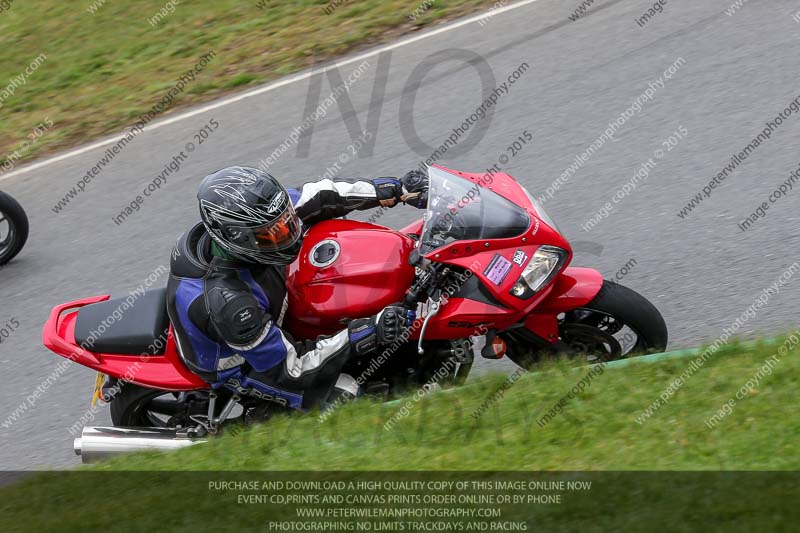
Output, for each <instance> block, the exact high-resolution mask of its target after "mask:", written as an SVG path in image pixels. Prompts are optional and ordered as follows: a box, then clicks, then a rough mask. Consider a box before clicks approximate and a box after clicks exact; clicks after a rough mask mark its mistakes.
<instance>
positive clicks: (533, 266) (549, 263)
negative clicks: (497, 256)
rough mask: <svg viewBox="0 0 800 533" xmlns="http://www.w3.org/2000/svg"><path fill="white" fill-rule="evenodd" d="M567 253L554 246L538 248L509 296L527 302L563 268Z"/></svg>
mask: <svg viewBox="0 0 800 533" xmlns="http://www.w3.org/2000/svg"><path fill="white" fill-rule="evenodd" d="M567 255H568V253H567V251H566V250H564V249H562V248H558V247H556V246H540V247H539V249H538V250H536V252H535V253H534V254H533V257H531V260H530V261H529V262H528V264H527V265H526V266H525V268H524V269H523V270H522V276H520V278H519V281H517V283H516V285H514V287H513V288H512V289H511V294H512V295H514V296H516V297H517V298H519V299H521V300H527V299H528V298H530V297H532V296H533V295H534V294H536V293H537V292H538V291H539V289H541V288H542V287H544V286H545V285H547V283H548V282H549V281H550V280H552V279H553V277H554V276H555V275H556V274H557V273H558V271H559V270H561V267H562V266H564V262H565V261H566V260H567Z"/></svg>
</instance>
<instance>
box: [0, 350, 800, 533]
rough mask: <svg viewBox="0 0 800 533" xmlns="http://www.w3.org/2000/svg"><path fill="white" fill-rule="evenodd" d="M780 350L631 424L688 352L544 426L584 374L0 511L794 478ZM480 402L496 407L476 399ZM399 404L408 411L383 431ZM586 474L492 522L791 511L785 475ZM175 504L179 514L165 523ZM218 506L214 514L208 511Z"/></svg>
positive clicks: (93, 475) (132, 473) (366, 410)
mask: <svg viewBox="0 0 800 533" xmlns="http://www.w3.org/2000/svg"><path fill="white" fill-rule="evenodd" d="M782 342H783V341H782V340H781V341H778V343H770V344H766V343H756V344H748V345H743V344H741V345H736V344H734V345H730V346H728V347H727V348H724V349H723V350H721V351H719V352H717V353H716V354H715V355H713V356H712V357H711V358H710V359H708V360H707V361H706V362H705V364H704V365H703V366H701V367H699V369H698V370H697V371H696V372H695V373H694V374H693V375H691V376H690V377H688V378H687V379H686V380H685V382H684V384H683V385H682V386H681V387H680V388H679V389H678V390H677V391H676V392H675V393H674V395H673V396H672V397H671V398H670V400H669V401H668V402H667V403H665V404H664V405H662V406H661V407H660V408H659V409H658V410H657V412H656V413H655V414H654V415H653V416H652V417H651V418H649V419H648V420H647V421H646V422H644V423H643V424H639V423H637V422H636V417H637V416H639V415H640V414H641V413H642V412H643V410H645V409H646V408H647V407H648V406H649V405H651V404H652V402H654V401H656V400H657V399H658V397H659V395H660V394H661V392H662V391H664V389H665V388H666V387H668V386H669V384H671V383H672V382H673V381H674V380H675V378H676V377H677V376H679V375H680V374H681V373H683V372H685V371H686V370H687V368H689V365H690V363H691V361H692V360H694V359H695V357H682V358H677V359H670V360H660V361H655V362H652V363H640V364H631V365H628V366H626V367H624V368H611V367H608V368H605V369H604V370H602V371H599V370H595V372H594V373H593V376H592V378H591V380H590V381H589V382H588V383H589V384H588V386H586V387H584V389H583V391H580V392H578V393H577V394H576V395H575V396H574V397H572V398H569V399H568V400H567V401H566V403H565V404H564V406H563V411H562V412H561V413H560V414H558V415H557V416H555V417H553V418H552V419H551V420H550V421H549V423H546V424H540V423H539V421H540V420H541V419H542V417H545V415H546V414H547V413H548V411H549V410H550V408H551V407H552V406H554V405H555V404H557V403H559V401H560V400H561V399H562V398H563V397H565V396H566V395H567V394H568V392H569V391H570V390H571V389H573V387H575V385H576V383H578V382H579V381H580V380H581V379H582V378H584V377H586V376H588V375H589V374H588V372H589V369H587V368H578V369H576V368H574V367H570V366H567V365H565V364H551V365H547V366H546V367H545V368H544V369H543V370H544V371H543V372H541V373H536V374H528V375H524V376H522V377H521V378H520V379H518V380H517V381H516V382H515V383H513V384H511V386H510V387H508V388H507V389H506V390H505V393H504V395H503V397H498V395H497V391H499V390H501V388H502V387H503V385H504V383H508V381H507V378H506V377H505V376H487V377H484V378H481V379H479V380H476V382H475V383H473V384H471V385H469V386H467V387H463V388H460V389H456V390H449V391H447V392H438V393H433V394H430V395H428V396H426V397H423V398H421V399H420V400H419V401H414V399H413V398H414V397H409V398H408V399H404V400H400V401H399V402H395V403H393V404H391V405H387V404H376V403H370V402H366V401H362V402H356V403H354V404H350V405H345V406H343V407H341V408H339V409H337V410H336V411H334V412H333V413H332V415H331V416H330V417H329V418H328V419H327V420H325V421H324V422H320V421H319V418H318V416H316V415H314V414H311V415H305V416H296V417H288V416H283V417H278V418H276V419H273V420H272V421H270V422H268V423H265V424H262V425H258V426H254V427H251V428H248V429H246V430H244V431H242V432H240V433H239V434H237V435H227V436H223V437H220V438H217V439H213V440H212V441H210V442H208V443H206V444H201V445H198V446H195V447H192V448H189V449H186V450H182V451H179V452H173V453H144V454H135V455H127V456H120V457H118V458H116V459H115V460H113V461H110V462H106V463H102V464H98V465H94V466H91V467H83V468H81V469H79V471H78V472H71V473H60V474H59V473H51V474H38V475H34V476H32V477H30V478H29V479H27V480H24V481H22V482H21V483H19V484H18V485H14V486H9V487H5V488H2V489H0V516H2V517H3V520H5V521H6V522H7V523H8V524H24V525H25V527H24V528H22V529H26V530H27V529H36V530H51V529H60V530H69V529H70V528H72V527H74V528H75V529H78V528H80V527H84V528H86V527H88V528H90V529H92V528H102V527H107V526H108V525H109V524H119V523H121V522H119V521H122V522H124V523H126V524H135V526H134V527H133V528H132V529H130V530H142V531H148V530H150V529H149V528H159V529H191V528H192V527H201V526H203V529H207V528H209V527H212V526H214V527H222V526H224V525H225V523H226V520H229V519H230V516H235V517H236V520H237V524H239V525H240V526H242V527H245V526H246V527H254V528H255V527H258V528H260V529H261V530H262V531H263V530H264V527H265V526H264V524H265V523H266V522H265V520H267V519H268V518H272V519H274V518H276V517H283V516H285V517H287V518H288V517H291V516H295V518H296V515H292V513H293V512H294V511H291V509H290V508H289V507H291V506H289V507H287V506H285V505H284V506H280V505H278V506H268V505H262V506H248V505H238V504H237V502H236V498H237V495H236V494H235V493H228V492H224V491H223V492H220V493H217V492H215V491H209V489H208V480H209V479H223V480H231V479H245V480H246V479H253V476H252V473H253V472H254V471H264V470H271V471H278V470H280V471H306V472H308V471H312V472H309V473H308V474H305V475H304V476H301V478H302V479H316V480H325V479H331V478H332V477H335V478H336V479H345V480H358V479H367V478H372V479H375V478H376V474H375V472H380V471H383V474H380V475H378V477H377V478H378V479H386V478H388V477H391V476H401V477H402V476H403V475H404V474H403V472H402V471H414V472H416V474H414V475H417V476H419V475H425V474H419V473H421V472H422V473H424V472H427V473H428V475H433V474H432V473H434V472H437V471H462V472H463V471H474V472H475V474H469V472H466V473H462V474H459V475H461V476H462V478H463V476H470V475H473V476H478V479H480V477H481V476H483V475H484V474H481V473H479V472H478V471H517V472H520V471H523V472H531V471H543V470H559V471H603V470H612V471H658V470H679V471H680V470H684V471H686V470H691V471H742V470H750V471H752V470H767V471H788V470H795V471H796V470H798V467H800V454H798V440H799V439H798V436H800V416H798V414H797V382H798V376H800V361H799V360H798V359H797V357H794V352H793V350H790V349H788V348H787V346H788V345H786V344H782ZM779 350H782V351H779ZM756 376H758V378H757V383H756V381H755V380H756ZM748 380H750V386H746V384H747V383H748ZM743 387H744V388H743ZM737 393H738V397H737ZM491 398H496V400H497V401H495V402H493V403H492V402H490V401H489V402H487V400H490V399H491ZM731 399H733V400H735V405H734V406H733V408H732V409H731V410H730V413H729V414H726V415H725V416H723V417H721V418H720V419H718V420H717V423H716V424H715V425H714V427H713V428H709V427H708V425H707V424H706V422H707V420H708V419H709V418H710V417H712V416H713V415H715V414H716V413H718V412H719V411H720V409H722V407H723V406H724V405H726V404H728V403H729V401H730V400H731ZM407 402H410V403H407ZM482 405H483V406H486V405H489V408H488V409H485V414H484V415H483V416H482V417H479V419H478V420H477V421H476V419H475V417H474V416H472V414H473V413H475V412H477V411H478V410H480V409H481V406H482ZM403 406H406V407H408V416H406V417H404V418H402V419H399V420H397V419H396V420H395V422H394V424H393V425H392V429H391V430H388V431H387V430H385V429H384V426H385V423H386V422H387V421H388V420H389V419H391V418H392V417H393V416H394V415H395V414H396V413H398V412H400V410H401V409H402V408H403ZM65 445H66V443H65ZM143 471H151V472H149V473H148V472H143ZM170 471H172V472H174V471H194V472H184V473H181V474H175V473H170ZM197 471H214V472H217V474H209V473H207V472H197ZM220 471H227V472H228V473H222V474H220ZM232 471H249V472H250V473H251V474H249V475H248V474H241V473H236V472H232ZM323 471H325V472H323ZM332 471H344V472H343V473H340V474H335V473H333V472H332ZM386 471H396V472H395V473H394V474H391V473H388V472H386ZM369 472H372V473H369ZM408 474H409V473H408V472H406V475H408ZM286 475H287V476H290V474H288V473H287V474H286ZM440 475H441V476H445V478H446V477H447V476H451V477H452V478H454V479H456V478H458V476H457V475H455V474H452V473H450V474H448V473H446V472H444V473H442V474H440ZM503 475H505V474H503ZM508 475H509V476H512V477H513V476H514V474H508ZM540 475H544V474H540ZM550 475H555V476H558V475H563V474H550ZM104 476H105V477H104ZM175 476H178V477H175ZM181 476H182V477H181ZM272 476H273V475H270V476H267V477H265V478H264V480H266V479H270V478H273V477H272ZM594 476H599V477H595V478H594V479H595V483H596V484H598V485H599V486H601V487H603V486H604V487H605V488H597V489H592V490H593V492H592V493H591V494H589V493H586V494H585V495H583V496H581V495H575V494H573V495H572V500H570V503H571V505H564V506H554V507H546V506H545V507H537V508H535V509H534V508H533V507H523V508H520V506H516V508H509V509H508V510H507V511H508V512H507V513H506V515H504V516H509V517H510V516H519V517H520V518H521V519H530V518H531V517H532V516H534V515H535V516H536V519H537V524H539V525H540V526H541V527H544V526H545V525H547V526H548V529H547V530H561V529H564V530H577V529H581V528H579V527H578V526H579V525H581V526H584V527H588V528H589V529H588V530H592V529H594V530H602V529H603V528H606V530H608V529H607V528H608V527H617V528H619V527H622V526H626V525H627V526H628V527H627V529H626V528H625V527H623V529H626V530H633V529H635V530H648V528H647V527H645V528H642V520H646V521H647V520H659V521H660V522H659V523H660V524H662V525H663V526H664V527H665V528H666V527H667V526H668V525H670V526H671V527H673V529H674V528H677V529H678V530H692V529H694V528H693V527H689V526H690V525H691V524H694V525H695V526H697V525H699V524H702V523H703V520H708V519H709V516H710V514H709V513H712V514H714V513H715V514H714V516H715V517H716V518H715V520H723V522H718V525H719V524H722V523H727V524H728V525H730V526H731V528H729V529H728V530H736V529H743V530H746V527H751V526H753V527H754V526H755V524H756V521H758V522H757V523H758V526H759V527H758V529H765V528H766V529H771V527H777V526H778V525H780V524H781V523H784V521H785V520H787V519H788V518H787V516H786V513H794V514H795V515H796V514H797V512H796V510H795V511H793V510H792V509H796V506H788V507H787V506H786V505H785V501H786V500H785V499H786V498H787V497H788V496H789V495H790V494H794V495H795V496H796V495H797V492H798V484H797V479H796V476H795V477H786V476H787V474H781V473H780V472H775V473H772V474H768V476H771V477H763V476H762V477H753V475H752V474H751V475H749V477H741V476H748V475H747V474H736V473H728V474H724V473H716V474H713V473H706V474H702V473H697V472H695V473H694V474H692V473H685V474H679V473H678V474H676V473H662V474H657V473H656V474H649V475H648V474H642V473H635V472H630V473H628V474H626V473H625V472H616V473H613V472H612V473H608V474H600V473H597V474H594ZM698 476H700V477H698ZM703 476H705V477H703ZM709 476H712V477H709ZM713 476H716V477H713ZM737 476H739V477H737ZM781 476H783V477H781ZM789 476H791V474H789ZM527 479H530V477H528V478H527ZM567 479H570V478H569V477H567ZM590 479H591V478H590ZM709 484H711V485H709ZM176 492H180V493H181V494H180V495H179V494H176ZM793 497H794V496H793ZM189 503H191V506H190V507H189V508H187V509H185V510H186V512H182V513H178V514H174V512H175V510H176V509H182V510H183V506H184V504H186V505H188V504H189ZM754 506H758V512H755V511H754V510H753V508H754ZM222 507H224V508H225V509H227V510H226V511H225V512H223V513H220V512H216V511H215V509H220V508H222ZM612 508H613V511H610V509H612ZM654 508H655V510H654ZM228 512H230V513H232V514H231V515H230V516H229V515H228V514H226V513H228ZM187 513H188V514H187ZM515 513H516V514H515ZM519 513H522V515H520V514H519ZM526 513H527V514H526ZM653 513H655V514H653ZM659 513H663V515H662V514H659ZM190 515H191V516H190ZM112 517H113V518H112ZM795 518H796V517H795ZM765 520H766V521H767V522H764V521H765ZM770 521H771V522H772V523H770ZM633 526H636V527H633ZM745 526H746V527H745ZM598 528H599V529H598ZM668 529H669V528H668Z"/></svg>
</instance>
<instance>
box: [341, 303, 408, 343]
mask: <svg viewBox="0 0 800 533" xmlns="http://www.w3.org/2000/svg"><path fill="white" fill-rule="evenodd" d="M414 318H415V313H414V311H411V310H409V309H407V308H406V307H403V306H400V305H390V306H388V307H386V308H384V309H383V310H382V311H381V312H380V313H378V314H377V315H375V316H373V317H370V318H359V319H357V320H353V321H352V322H350V324H348V326H347V330H348V334H349V336H350V344H351V346H352V348H353V350H354V351H355V353H356V355H366V354H368V353H370V352H372V351H374V350H376V349H377V348H378V347H379V346H383V345H387V344H392V343H393V342H395V341H396V340H398V339H399V338H400V336H401V335H402V334H403V332H404V331H405V330H406V329H408V328H409V327H410V326H411V324H412V323H413V322H414Z"/></svg>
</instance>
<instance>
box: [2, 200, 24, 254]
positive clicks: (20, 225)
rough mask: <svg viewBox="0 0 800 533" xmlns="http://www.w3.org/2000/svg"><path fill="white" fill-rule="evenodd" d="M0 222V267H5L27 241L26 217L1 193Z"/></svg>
mask: <svg viewBox="0 0 800 533" xmlns="http://www.w3.org/2000/svg"><path fill="white" fill-rule="evenodd" d="M3 218H5V220H2V219H3ZM0 220H2V221H0V265H5V264H6V263H8V262H9V261H11V260H12V259H13V258H14V257H15V256H16V255H17V254H18V253H19V252H20V250H22V247H23V246H25V241H27V240H28V216H27V215H26V214H25V210H24V209H22V206H21V205H19V202H17V201H16V200H15V199H14V198H12V197H11V196H10V195H8V194H6V193H4V192H2V191H0Z"/></svg>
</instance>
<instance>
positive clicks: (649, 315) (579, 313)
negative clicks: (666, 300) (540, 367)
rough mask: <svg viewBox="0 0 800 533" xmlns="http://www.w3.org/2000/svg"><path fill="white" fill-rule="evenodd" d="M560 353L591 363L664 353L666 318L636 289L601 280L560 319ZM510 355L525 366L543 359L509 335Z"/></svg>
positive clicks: (666, 336)
mask: <svg viewBox="0 0 800 533" xmlns="http://www.w3.org/2000/svg"><path fill="white" fill-rule="evenodd" d="M558 332H559V337H560V341H561V343H560V346H561V351H562V353H563V352H566V354H565V355H567V356H569V357H573V358H582V359H584V360H586V361H587V362H589V363H599V362H608V361H614V360H617V359H624V358H626V357H630V356H632V355H641V354H646V353H655V352H663V351H664V350H665V349H666V347H667V341H668V334H667V325H666V323H665V322H664V317H663V316H661V313H660V312H659V311H658V309H656V308H655V306H654V305H653V304H652V303H650V301H649V300H648V299H647V298H645V297H644V296H642V295H641V294H639V293H637V292H636V291H634V290H632V289H629V288H627V287H624V286H622V285H619V284H617V283H614V282H613V281H608V280H604V281H603V287H602V288H601V289H600V292H599V293H598V294H597V296H595V298H594V299H593V300H592V301H591V302H589V303H588V304H586V305H584V306H583V307H579V308H577V309H573V310H572V311H570V312H568V313H564V314H563V315H562V316H560V317H559V324H558ZM509 340H510V342H509V350H508V357H509V358H510V359H511V360H512V361H514V362H515V363H516V364H518V365H519V366H522V367H523V368H529V367H530V366H532V365H534V364H536V363H537V362H538V361H539V360H540V359H541V357H542V352H541V351H540V350H536V349H531V348H530V347H526V346H525V344H526V343H524V341H523V340H522V339H520V338H518V336H517V335H515V334H512V336H511V338H510V339H509Z"/></svg>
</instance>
